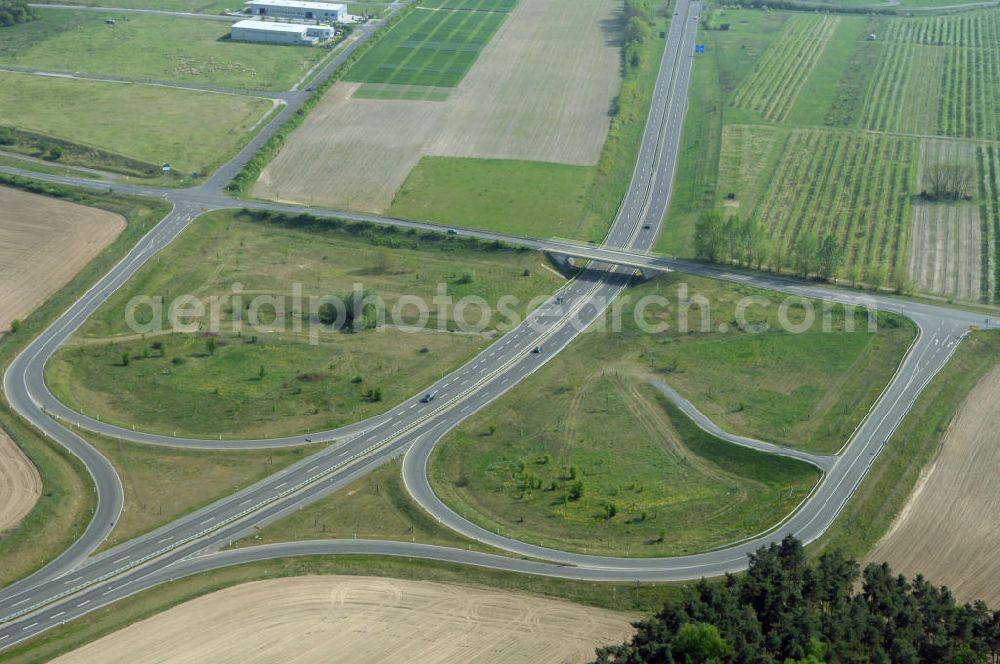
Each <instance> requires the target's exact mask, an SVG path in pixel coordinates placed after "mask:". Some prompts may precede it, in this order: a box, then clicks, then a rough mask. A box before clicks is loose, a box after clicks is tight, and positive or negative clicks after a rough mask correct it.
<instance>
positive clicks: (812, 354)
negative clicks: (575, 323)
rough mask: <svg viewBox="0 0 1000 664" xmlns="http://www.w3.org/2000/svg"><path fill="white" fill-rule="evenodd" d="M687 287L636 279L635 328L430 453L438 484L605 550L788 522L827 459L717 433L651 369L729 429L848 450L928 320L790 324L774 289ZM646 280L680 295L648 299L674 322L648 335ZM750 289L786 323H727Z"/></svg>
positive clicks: (459, 500) (507, 521)
mask: <svg viewBox="0 0 1000 664" xmlns="http://www.w3.org/2000/svg"><path fill="white" fill-rule="evenodd" d="M686 287H687V289H688V290H687V291H686V294H684V292H685V291H684V290H682V288H683V286H682V284H681V278H680V277H670V276H668V277H661V278H660V279H658V280H656V281H654V282H651V283H648V284H645V285H642V286H640V287H638V288H636V289H633V290H632V291H630V292H629V295H630V296H631V297H632V300H631V302H629V303H626V304H625V305H624V315H623V317H622V319H623V321H624V322H623V325H622V329H621V331H613V332H603V331H590V332H588V333H587V334H585V335H584V336H582V337H581V338H580V339H578V340H577V341H575V342H574V344H573V347H572V348H570V349H569V350H568V351H567V352H566V353H563V354H560V355H559V356H558V357H556V358H554V359H553V360H552V361H551V362H550V363H549V364H547V365H546V366H545V368H544V369H542V370H541V371H539V372H538V373H536V374H534V375H533V376H531V377H530V378H528V379H527V380H525V382H524V384H523V385H520V386H518V387H517V388H516V389H515V390H514V391H512V392H511V393H509V394H508V395H506V396H505V397H503V398H501V399H500V400H499V401H498V402H497V403H496V404H495V405H494V406H492V407H490V408H489V409H487V410H485V411H482V412H481V413H479V414H478V415H476V416H474V417H473V418H471V419H470V420H469V421H468V422H467V423H466V424H464V425H462V427H461V428H460V429H459V430H458V431H457V432H456V433H454V434H452V435H450V436H449V437H448V438H446V439H445V441H444V442H443V443H442V444H441V445H440V447H439V449H438V450H437V451H436V452H435V455H434V457H433V458H432V463H431V476H432V481H433V483H434V486H435V489H436V490H437V491H438V492H439V495H441V496H442V498H443V499H444V500H446V502H448V504H449V505H450V506H451V507H452V508H453V509H455V510H457V511H458V512H459V513H460V514H462V515H464V516H466V517H467V518H471V519H473V520H474V521H476V522H477V523H479V524H480V525H483V526H484V527H489V528H492V529H496V528H500V529H501V532H502V533H504V534H507V535H510V536H513V537H517V538H520V539H527V540H528V541H531V542H533V543H537V542H539V541H544V542H545V543H546V544H548V545H552V546H557V547H563V548H571V549H573V550H578V551H581V550H587V551H588V552H590V553H604V554H619V555H622V554H626V553H628V554H630V555H645V556H650V555H676V554H682V553H689V552H692V551H696V550H703V549H707V548H712V547H716V546H721V545H723V544H725V543H727V542H730V541H733V540H737V539H739V538H741V537H744V536H748V535H751V534H753V533H756V532H759V531H761V530H764V529H766V528H768V527H770V526H772V525H774V524H775V523H777V522H778V521H780V520H781V518H783V517H784V516H785V515H786V514H787V513H788V512H789V511H791V510H792V509H793V508H794V506H795V505H797V504H798V502H799V501H800V500H801V499H802V498H803V497H804V495H805V494H806V493H807V492H808V491H809V490H810V488H811V487H812V485H813V483H814V482H815V480H816V478H817V476H816V474H815V473H814V471H813V470H812V469H811V468H809V467H806V466H802V465H801V464H798V463H792V462H789V461H787V460H783V459H781V458H779V457H772V456H769V455H764V454H758V453H755V452H750V451H747V450H745V449H742V448H738V447H734V446H731V445H729V444H727V443H724V442H722V441H719V440H717V439H715V438H713V437H711V436H708V435H706V434H704V433H703V432H701V430H700V429H697V428H696V427H695V426H694V425H693V424H692V423H691V422H690V421H689V420H687V419H686V418H685V417H684V416H683V415H681V414H680V413H679V412H678V411H676V409H675V408H674V407H673V406H672V405H671V404H669V402H667V401H666V400H665V399H664V398H663V397H662V396H661V395H660V394H659V392H657V391H656V390H655V388H654V387H653V386H652V385H651V384H650V383H649V381H650V380H652V379H659V380H663V381H665V382H666V383H668V384H670V385H671V386H673V387H674V388H675V389H677V390H678V391H679V392H681V393H682V394H683V395H684V396H685V397H686V398H688V399H689V400H691V401H692V402H693V403H695V404H696V405H697V406H698V407H699V408H701V409H702V410H703V411H704V412H705V413H706V414H708V415H709V417H711V418H712V419H713V420H715V421H716V422H717V423H719V424H720V425H721V426H722V427H724V428H726V429H728V430H730V431H733V432H736V433H742V434H747V435H752V436H756V437H759V438H763V439H765V440H771V441H774V442H778V443H783V444H787V445H794V446H797V447H802V448H804V449H808V450H811V451H815V452H823V453H826V452H835V451H836V450H838V449H839V448H840V447H841V446H842V445H843V443H844V442H846V440H847V438H848V437H849V435H850V433H851V432H852V431H853V429H854V428H855V426H856V425H857V423H858V422H859V421H860V420H861V418H862V417H863V416H864V415H865V413H866V412H867V409H868V408H869V407H870V405H871V404H872V403H873V401H874V399H875V398H876V397H877V395H878V393H879V392H880V390H881V389H882V387H883V386H884V385H885V383H886V382H887V381H888V380H889V378H890V376H891V375H892V374H893V373H894V372H895V369H896V366H897V364H898V362H899V361H900V359H901V358H902V355H903V353H904V352H905V350H906V348H907V347H908V345H909V343H910V341H911V340H912V338H913V334H914V332H913V329H912V327H911V326H909V325H908V324H903V323H901V322H900V321H899V320H898V319H896V318H883V319H882V320H881V329H880V331H879V332H878V333H870V332H868V330H867V327H866V326H865V325H864V321H862V320H860V319H856V320H855V321H854V322H856V323H857V327H856V329H855V331H853V332H850V331H847V330H846V329H845V320H844V317H843V313H842V312H839V311H834V312H833V314H832V318H831V324H830V328H829V329H830V331H829V332H826V331H823V330H824V328H823V326H822V323H821V322H819V319H820V318H821V316H818V317H817V322H816V323H815V324H814V325H813V327H812V328H810V329H809V330H808V331H806V332H803V333H800V334H791V333H785V332H780V331H777V330H778V329H780V328H778V327H777V326H778V318H777V312H776V309H777V302H778V300H777V299H776V298H775V296H774V295H773V294H768V293H763V292H758V291H753V290H749V289H744V288H734V287H732V286H726V285H722V284H719V283H715V282H710V281H703V280H697V279H688V280H687V281H686ZM644 295H659V296H663V297H665V298H666V300H667V301H668V302H670V303H671V304H670V305H669V307H668V308H667V309H666V310H664V309H663V308H661V307H659V306H656V307H653V308H652V309H649V310H647V311H646V312H645V314H644V315H645V316H646V318H647V321H648V322H651V323H667V324H669V325H671V329H669V330H667V331H665V332H661V333H657V334H649V333H645V332H642V331H641V330H640V329H639V327H638V326H637V325H636V324H635V323H634V319H633V315H634V313H635V310H634V308H633V305H634V303H635V302H638V300H639V298H641V297H642V296H644ZM748 295H758V296H761V297H764V298H766V301H768V302H770V303H771V304H770V305H768V306H761V307H760V308H759V309H757V308H755V309H753V312H752V314H751V316H750V318H751V319H752V320H751V321H750V322H752V323H767V324H768V325H770V326H772V327H773V328H774V329H775V331H769V332H766V333H760V334H755V333H752V332H749V331H748V332H741V331H739V330H738V329H735V328H732V329H730V331H727V332H720V331H719V329H720V326H721V325H732V322H733V318H734V310H735V307H736V306H737V303H738V301H739V300H740V299H742V298H744V297H745V296H748ZM696 296H704V297H705V298H707V300H708V302H709V303H710V306H709V311H708V315H707V320H706V321H705V327H704V328H702V327H701V325H702V322H701V318H700V315H701V314H700V312H699V311H698V308H697V307H694V308H693V309H692V310H691V312H690V316H689V321H690V324H691V326H692V327H693V329H694V331H692V332H689V333H685V332H682V331H680V330H679V326H680V311H681V306H680V304H678V303H679V302H681V301H687V300H686V299H681V298H692V299H693V298H695V297H696ZM654 311H655V313H653V312H654ZM801 315H802V314H801V313H795V312H794V311H793V313H791V317H792V319H796V320H798V319H800V316H801ZM702 329H704V330H706V331H700V330H702ZM581 358H585V359H583V360H582V361H581ZM578 482H580V483H582V485H581V486H580V490H581V491H582V495H579V496H574V493H573V492H574V485H576V484H577V483H578ZM609 505H613V506H614V507H613V510H612V511H611V512H609V511H608V510H609ZM609 514H610V518H609ZM661 535H662V538H663V539H661Z"/></svg>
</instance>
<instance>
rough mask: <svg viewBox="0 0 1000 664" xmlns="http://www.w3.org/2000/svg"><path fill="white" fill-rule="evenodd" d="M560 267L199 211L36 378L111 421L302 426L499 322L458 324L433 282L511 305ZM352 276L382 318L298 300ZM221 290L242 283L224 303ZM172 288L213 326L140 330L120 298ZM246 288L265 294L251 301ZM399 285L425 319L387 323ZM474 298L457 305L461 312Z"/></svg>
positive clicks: (450, 355) (390, 235)
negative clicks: (325, 322) (368, 323)
mask: <svg viewBox="0 0 1000 664" xmlns="http://www.w3.org/2000/svg"><path fill="white" fill-rule="evenodd" d="M562 281H563V280H562V278H561V277H560V276H559V275H557V274H556V273H555V272H554V271H552V270H550V269H549V268H548V266H547V264H546V261H545V259H544V258H543V257H542V256H541V255H540V254H538V253H535V252H530V251H524V250H517V249H508V248H501V247H496V246H494V245H492V244H481V243H477V242H476V241H474V240H471V239H468V238H462V237H457V236H444V235H434V234H415V233H411V232H406V231H399V230H395V229H391V228H367V227H364V226H356V225H350V224H344V225H338V224H336V223H334V222H322V221H320V222H317V223H315V224H311V225H310V227H308V228H296V227H295V225H294V223H292V222H290V223H289V224H287V225H283V224H281V223H276V222H273V221H266V220H265V221H261V222H258V221H253V220H251V219H249V218H246V217H245V216H241V215H238V214H236V213H233V212H219V213H213V214H210V215H206V216H204V217H202V218H200V219H199V220H198V221H197V222H195V224H194V225H193V226H192V227H191V228H190V229H189V230H188V231H186V232H185V234H184V235H183V236H182V237H181V238H179V239H178V240H177V241H176V242H175V243H173V244H172V245H171V246H170V247H169V248H167V249H166V250H165V251H164V252H163V254H162V256H160V257H158V258H157V259H156V260H154V261H152V262H151V263H150V264H149V265H147V266H144V267H143V269H142V270H141V271H140V272H139V273H138V274H137V275H136V276H135V277H134V278H133V279H132V280H131V281H130V282H129V284H128V285H127V286H126V287H125V288H124V289H122V290H121V291H119V292H118V293H116V294H115V295H114V296H113V297H112V298H110V299H109V301H108V302H107V303H106V304H105V305H104V306H103V307H102V308H101V309H100V310H98V311H97V312H96V313H95V314H94V316H93V317H92V318H91V320H90V321H88V322H87V323H86V324H85V325H84V327H83V328H82V330H81V332H80V334H79V335H78V336H77V338H76V340H75V341H74V342H72V343H71V346H70V347H67V348H65V349H63V350H61V351H60V352H59V353H58V354H57V355H56V357H55V358H54V359H53V361H52V362H51V363H50V364H49V367H48V374H47V376H48V380H49V383H50V385H51V386H52V389H53V391H54V392H55V393H56V394H57V395H58V396H59V397H60V398H61V399H63V400H65V402H66V403H68V404H70V405H71V406H73V407H75V408H77V409H79V410H81V411H82V412H84V413H88V414H90V415H95V414H99V415H100V416H101V417H102V419H103V420H105V421H109V422H115V423H117V424H120V425H123V426H126V427H131V426H132V425H133V424H134V425H135V426H136V427H137V428H140V429H148V430H153V431H160V432H165V433H167V434H172V433H174V432H176V434H177V435H188V436H201V437H210V438H214V437H218V436H220V435H224V436H225V437H226V438H230V437H232V438H235V437H248V436H249V437H255V438H256V437H260V436H277V435H282V434H288V433H292V432H307V431H316V430H320V429H326V428H331V427H336V426H340V425H344V424H349V423H351V422H355V421H358V420H361V419H364V418H365V417H369V416H371V415H375V414H378V413H381V412H383V411H385V410H386V409H388V408H390V407H391V406H392V405H393V404H396V403H398V402H400V401H402V400H403V399H406V398H408V397H410V396H412V395H414V394H416V393H418V392H419V391H420V390H421V389H423V388H424V387H425V386H426V385H428V384H430V383H432V382H433V381H434V380H436V379H437V378H439V377H440V376H442V375H444V374H445V373H447V372H448V371H450V370H452V369H453V368H455V367H457V366H458V365H459V364H461V363H462V362H464V361H465V360H467V359H468V358H470V357H472V356H473V355H474V354H476V353H477V352H478V351H480V350H481V349H483V348H484V347H486V346H487V345H489V344H490V343H492V341H493V340H494V339H495V338H496V337H497V336H498V334H499V333H501V332H502V331H503V329H501V328H502V323H503V322H504V321H503V319H502V318H501V317H500V316H498V315H494V317H493V319H492V320H491V321H490V323H489V325H488V326H486V327H484V329H482V330H471V329H468V328H465V327H463V325H462V324H461V322H460V321H459V318H458V315H457V314H456V309H457V307H456V306H454V304H453V305H448V304H446V303H444V302H436V301H435V299H434V298H435V297H436V296H437V295H438V290H439V288H442V289H445V291H446V294H447V295H448V296H450V297H451V298H453V303H455V304H457V303H458V302H459V300H461V299H462V298H466V297H471V298H483V299H484V300H485V301H486V302H487V303H488V304H489V306H490V307H491V308H492V309H493V311H494V312H496V311H497V303H498V301H499V300H500V298H501V297H502V296H505V295H511V296H514V297H515V298H516V299H517V301H518V302H519V304H518V305H517V306H515V307H514V308H515V309H516V310H518V311H520V312H521V313H522V314H523V313H524V312H525V311H526V310H527V308H528V307H533V306H534V304H532V303H531V300H533V299H534V298H536V297H543V296H544V295H545V294H547V293H550V292H552V291H553V290H555V289H556V288H557V287H558V286H559V285H560V284H561V283H562ZM235 284H239V286H238V287H236V286H234V285H235ZM356 284H357V285H359V287H361V288H363V289H364V290H367V291H371V292H373V293H374V294H375V295H377V296H378V297H379V298H380V299H382V300H383V301H384V302H385V308H386V312H387V313H386V319H387V323H388V324H387V325H386V326H385V327H383V328H377V329H365V330H361V331H358V332H355V333H345V332H338V331H336V330H334V329H333V328H331V327H328V326H327V327H324V326H321V325H319V322H318V320H317V318H316V316H317V311H316V310H315V309H316V308H317V307H315V306H311V305H310V300H309V298H310V297H311V296H316V297H325V296H328V295H332V296H337V297H344V296H346V295H348V294H350V293H351V292H352V290H353V289H354V287H355V285H356ZM234 288H235V289H237V290H239V291H241V293H242V294H241V297H242V303H237V304H236V305H235V313H234V305H233V298H234V297H235V296H234ZM296 288H299V289H301V294H302V295H301V305H300V307H301V311H296V309H295V304H294V299H293V293H294V292H295V289H296ZM187 294H193V295H194V296H195V297H197V298H198V299H199V300H201V301H202V302H205V303H206V312H210V311H211V310H212V305H211V301H212V299H213V298H215V299H216V300H217V301H218V302H219V305H218V306H217V307H216V308H217V309H218V311H219V320H220V325H219V330H218V332H217V333H215V332H212V330H211V329H210V326H209V324H208V321H207V319H208V316H207V315H206V316H205V317H204V318H203V319H202V321H201V323H202V324H203V327H200V328H199V329H198V330H197V331H192V332H190V333H178V332H173V331H172V327H171V326H170V325H169V324H167V323H165V325H164V330H165V332H164V333H163V334H154V333H150V334H147V335H146V336H145V337H144V336H142V335H140V334H135V333H134V332H132V331H131V330H130V329H129V327H128V326H127V324H126V315H125V314H126V309H127V305H128V303H129V301H130V300H131V299H132V298H134V297H137V296H148V297H152V298H163V301H164V302H165V303H166V304H165V305H164V311H167V310H168V309H169V304H170V302H171V301H174V300H175V299H176V298H178V297H179V296H183V295H187ZM258 297H262V298H271V300H270V303H268V302H263V303H262V304H261V306H260V307H256V306H255V307H254V309H253V311H251V310H250V308H249V307H250V305H251V304H252V303H253V301H254V298H258ZM404 297H405V298H413V297H417V298H421V299H422V300H423V301H424V302H426V304H427V307H428V313H429V314H430V320H429V324H428V325H427V326H426V329H422V330H419V331H408V330H406V329H402V328H398V327H394V326H393V325H391V323H393V318H394V314H393V312H394V310H395V311H397V312H398V314H399V317H400V318H402V319H403V322H404V323H405V324H407V325H410V324H414V323H418V322H419V316H418V314H417V310H416V308H415V307H413V306H411V305H408V304H406V301H407V300H406V299H404V300H403V305H405V306H399V307H398V308H397V303H399V302H400V298H404ZM275 303H277V304H275ZM535 304H537V303H535ZM279 309H281V310H282V312H281V315H276V312H277V311H278V310H279ZM151 311H152V310H151V309H150V307H141V308H140V309H137V310H136V317H137V319H139V320H143V321H146V322H148V320H149V317H150V316H151V315H152V314H151ZM255 311H259V313H260V316H259V320H260V322H262V323H263V324H265V325H267V326H270V327H271V328H275V329H277V328H281V329H277V331H275V332H273V333H268V332H265V331H260V329H259V328H258V329H257V330H254V329H252V328H251V326H250V324H251V322H252V321H253V320H254V315H255V314H254V312H255ZM476 312H477V310H476V309H474V308H472V309H469V311H468V313H465V314H462V316H464V317H465V318H466V320H467V322H468V323H469V324H470V325H475V324H476V323H477V321H478V319H479V316H478V313H476ZM143 316H145V317H146V318H145V319H144V318H143ZM234 317H236V319H237V320H236V321H234ZM167 320H168V317H167V316H166V315H164V321H167ZM234 324H240V325H241V326H242V330H241V331H240V330H236V329H234ZM297 325H301V331H296V329H295V326H297ZM310 329H312V330H315V331H316V332H315V343H311V342H310V335H309V331H310ZM124 356H127V357H128V362H127V363H126V362H125V360H124V359H123V357H124Z"/></svg>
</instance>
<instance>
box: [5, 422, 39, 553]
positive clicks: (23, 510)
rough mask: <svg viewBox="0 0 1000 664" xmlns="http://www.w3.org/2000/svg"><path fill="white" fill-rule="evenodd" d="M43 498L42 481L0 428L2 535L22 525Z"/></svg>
mask: <svg viewBox="0 0 1000 664" xmlns="http://www.w3.org/2000/svg"><path fill="white" fill-rule="evenodd" d="M40 495H42V478H41V477H39V476H38V471H37V470H35V467H34V466H32V465H31V462H30V461H28V458H27V457H26V456H24V454H23V453H22V452H21V450H20V449H18V447H17V445H15V444H14V441H12V440H11V439H10V438H9V437H8V436H7V434H6V433H4V431H3V430H2V429H0V533H2V532H3V531H5V530H9V529H11V528H13V527H14V526H16V525H17V524H18V523H20V522H21V519H23V518H24V517H25V516H27V514H28V512H30V511H31V508H32V507H34V505H35V501H37V500H38V497H39V496H40Z"/></svg>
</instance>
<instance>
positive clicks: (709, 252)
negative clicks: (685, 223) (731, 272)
mask: <svg viewBox="0 0 1000 664" xmlns="http://www.w3.org/2000/svg"><path fill="white" fill-rule="evenodd" d="M695 255H696V256H697V257H698V258H699V259H701V260H704V261H709V262H712V263H729V264H737V265H742V266H744V267H748V268H753V269H756V270H761V269H764V268H765V267H771V268H773V269H774V270H775V271H776V272H780V271H782V270H783V269H784V268H785V267H786V266H789V265H791V266H792V268H793V269H794V270H795V273H796V274H797V275H799V276H802V277H809V276H813V275H815V276H819V277H822V278H824V279H834V278H836V277H837V275H838V273H839V271H840V268H841V265H842V263H843V260H844V252H843V249H842V248H841V246H840V243H839V242H837V239H836V238H835V237H833V236H832V235H825V236H823V237H822V238H819V237H817V236H816V235H815V234H814V233H800V234H799V237H798V239H797V240H796V242H795V244H794V245H793V246H792V249H791V251H790V253H789V255H787V256H786V255H782V248H781V245H780V244H778V245H775V244H774V243H773V242H771V240H769V239H768V238H767V232H766V230H765V229H764V227H763V226H762V225H761V224H760V222H758V221H757V220H756V219H754V218H753V217H748V218H746V219H740V218H739V217H737V216H732V217H729V218H728V219H725V218H723V216H722V213H720V212H717V211H712V212H706V213H704V214H702V216H701V217H700V218H699V220H698V223H697V225H696V227H695Z"/></svg>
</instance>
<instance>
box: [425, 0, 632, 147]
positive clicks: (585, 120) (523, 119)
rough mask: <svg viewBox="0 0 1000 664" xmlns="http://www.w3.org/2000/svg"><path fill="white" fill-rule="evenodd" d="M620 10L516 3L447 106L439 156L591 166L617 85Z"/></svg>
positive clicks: (603, 5)
mask: <svg viewBox="0 0 1000 664" xmlns="http://www.w3.org/2000/svg"><path fill="white" fill-rule="evenodd" d="M618 11H619V4H618V3H616V2H609V1H608V0H599V1H597V2H583V3H581V2H578V0H544V1H543V0H521V2H519V3H518V6H517V8H516V9H515V10H514V12H513V13H512V14H511V16H510V18H509V19H508V20H507V23H506V24H505V25H504V26H503V27H502V28H501V30H500V32H499V33H498V34H497V35H496V36H495V37H494V39H493V41H492V42H491V43H490V44H489V46H487V47H486V48H485V49H484V50H483V53H482V55H481V56H480V58H479V61H478V62H477V63H476V66H475V67H473V68H472V71H470V72H469V75H468V76H467V77H466V79H465V81H464V82H463V83H462V85H461V86H459V89H458V91H457V92H456V93H455V94H454V95H453V97H452V100H451V103H449V104H448V112H447V113H446V114H445V116H444V118H443V120H442V127H441V130H440V131H438V132H437V133H436V134H435V136H434V140H433V141H432V142H431V143H430V145H429V146H428V147H427V153H428V154H431V155H435V156H440V157H481V158H493V159H523V160H530V161H551V162H557V163H561V164H576V165H581V166H589V165H593V164H596V163H597V160H598V158H599V157H600V155H601V148H602V147H603V146H604V140H605V138H606V137H607V133H608V125H609V122H610V110H611V102H612V100H613V99H614V96H615V95H616V94H617V92H618V86H619V71H618V70H619V66H620V65H619V60H620V57H621V56H620V51H619V45H618V40H619V35H618V34H617V32H616V31H611V32H609V30H608V27H607V26H608V25H609V24H614V22H615V15H616V13H617V12H618Z"/></svg>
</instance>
